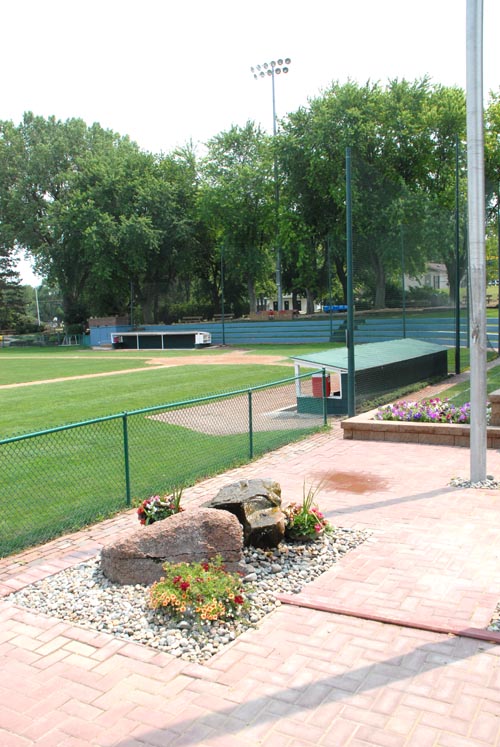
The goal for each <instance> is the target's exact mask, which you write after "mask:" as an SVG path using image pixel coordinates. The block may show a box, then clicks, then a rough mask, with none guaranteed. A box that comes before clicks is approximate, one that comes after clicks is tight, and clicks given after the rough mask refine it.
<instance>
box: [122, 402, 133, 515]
mask: <svg viewBox="0 0 500 747" xmlns="http://www.w3.org/2000/svg"><path fill="white" fill-rule="evenodd" d="M122 424H123V456H124V467H125V502H126V505H127V506H130V505H131V503H132V500H131V497H130V460H129V453H128V420H127V413H126V412H124V413H123V415H122Z"/></svg>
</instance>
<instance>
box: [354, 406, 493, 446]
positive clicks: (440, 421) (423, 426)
mask: <svg viewBox="0 0 500 747" xmlns="http://www.w3.org/2000/svg"><path fill="white" fill-rule="evenodd" d="M469 412H470V408H469V407H468V406H467V405H464V406H463V408H456V407H454V406H452V405H449V403H447V402H446V401H444V402H443V401H442V400H437V399H436V400H425V401H423V402H420V403H407V402H403V403H402V402H398V403H395V404H392V405H387V406H386V407H384V408H378V409H377V410H370V412H366V413H363V414H361V415H356V416H355V417H354V418H349V419H348V420H344V421H343V422H342V423H341V427H342V429H343V431H344V438H349V439H358V440H364V441H397V442H400V443H420V444H437V445H443V446H467V447H468V446H469V444H470V425H469V423H468V420H469ZM487 447H488V448H489V449H498V448H500V427H499V426H494V425H489V426H488V428H487Z"/></svg>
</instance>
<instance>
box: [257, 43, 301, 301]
mask: <svg viewBox="0 0 500 747" xmlns="http://www.w3.org/2000/svg"><path fill="white" fill-rule="evenodd" d="M290 62H291V60H290V58H289V57H287V58H286V59H285V60H282V59H279V60H272V61H271V62H264V64H263V65H257V66H256V67H251V68H250V70H251V71H252V73H253V77H254V78H255V79H258V78H265V77H266V75H267V76H269V77H270V78H271V88H272V96H273V137H276V133H277V119H276V92H275V83H274V78H275V76H276V75H280V74H281V73H288V65H290ZM275 144H276V143H275ZM278 176H279V175H278V159H277V156H276V150H275V151H274V211H275V243H276V246H275V252H276V293H277V298H278V311H282V310H283V283H282V277H281V247H280V235H279V234H280V232H279V211H280V186H279V178H278Z"/></svg>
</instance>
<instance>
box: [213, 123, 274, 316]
mask: <svg viewBox="0 0 500 747" xmlns="http://www.w3.org/2000/svg"><path fill="white" fill-rule="evenodd" d="M207 147H208V153H207V156H206V157H205V159H204V161H203V163H202V194H201V196H200V210H201V214H202V215H203V217H204V220H205V221H206V223H207V225H208V226H210V233H211V235H212V237H214V238H215V242H216V244H217V245H218V246H219V248H221V247H222V246H223V247H224V252H225V260H226V267H227V268H228V275H227V277H226V278H225V283H226V282H227V288H228V292H229V293H230V292H231V290H230V289H231V285H234V284H236V285H238V284H239V282H240V281H241V280H242V281H244V282H245V284H246V293H247V296H248V302H249V308H250V311H251V312H253V311H255V310H256V308H257V291H258V288H259V285H261V284H262V285H264V286H265V284H266V283H267V279H268V277H269V275H270V272H271V269H270V265H271V263H270V251H269V239H270V236H271V235H272V226H273V206H274V201H273V176H272V164H273V161H272V154H271V149H270V144H269V139H268V138H267V137H266V136H264V135H263V133H262V131H261V130H260V128H258V127H256V126H255V124H254V123H253V122H247V124H246V125H245V127H243V128H240V127H235V126H233V127H232V128H231V129H230V130H229V131H227V132H223V133H220V134H219V135H216V136H215V137H214V138H212V139H211V140H210V141H209V142H208V144H207Z"/></svg>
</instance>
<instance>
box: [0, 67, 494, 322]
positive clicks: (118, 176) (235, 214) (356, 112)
mask: <svg viewBox="0 0 500 747" xmlns="http://www.w3.org/2000/svg"><path fill="white" fill-rule="evenodd" d="M499 101H500V99H499V97H498V96H493V97H492V100H491V103H490V105H489V107H488V109H487V112H486V169H487V185H488V207H489V213H488V215H489V218H490V225H489V233H488V235H489V236H490V237H491V236H493V235H494V234H495V232H496V227H495V225H494V223H493V220H494V218H495V215H496V210H497V207H498V184H499V183H500V146H499V142H500V113H499V112H500V103H499ZM457 140H458V142H459V144H460V150H459V153H460V163H459V173H460V180H461V181H460V197H461V204H462V208H463V215H461V221H462V222H463V223H465V189H466V185H465V176H464V175H465V163H464V161H465V147H464V140H465V97H464V93H463V91H461V90H460V89H458V88H449V87H444V86H439V85H434V84H431V82H430V81H429V80H428V79H427V78H423V79H422V80H417V81H413V82H409V81H405V80H394V81H390V82H389V83H388V85H387V86H381V85H380V84H379V83H371V82H368V83H366V84H365V85H358V84H357V83H354V82H352V81H348V82H347V83H346V84H344V85H340V84H339V83H332V85H331V86H330V87H329V88H328V89H327V90H325V91H324V92H323V93H322V94H321V95H320V96H318V97H317V98H315V99H312V100H311V101H309V102H308V104H307V106H304V107H301V108H299V109H298V110H297V111H295V112H292V113H290V114H289V115H288V116H287V117H286V118H285V119H284V120H283V122H282V123H281V126H280V129H279V133H278V135H277V137H269V136H267V135H265V134H264V133H263V132H262V131H261V130H260V129H259V128H258V127H256V125H255V124H254V123H252V122H248V123H247V124H246V125H245V126H244V127H237V126H233V127H231V128H230V129H229V130H227V131H225V132H221V133H219V134H218V135H216V136H214V137H213V138H211V139H210V141H209V142H208V143H207V152H206V156H205V157H204V158H203V159H202V160H201V161H198V159H197V157H196V155H195V152H194V150H193V148H192V146H189V145H188V146H186V147H185V148H183V149H181V150H178V151H175V152H173V153H170V154H167V155H163V154H162V155H153V154H150V153H147V152H144V151H141V150H140V149H139V148H138V146H137V145H136V144H134V143H133V142H131V141H130V140H129V139H128V138H126V137H121V136H119V135H117V134H116V133H113V132H111V131H109V130H104V129H103V128H101V127H100V126H99V125H98V124H95V125H92V126H91V127H88V126H87V125H86V124H85V123H84V122H82V121H81V120H79V119H70V120H67V121H66V122H61V121H59V120H56V119H55V118H53V117H50V118H48V119H44V118H43V117H37V116H34V115H33V114H30V113H28V114H26V115H25V116H24V118H23V120H22V122H21V123H20V124H19V125H14V124H13V123H12V122H0V247H1V250H2V252H3V254H2V255H1V256H0V262H4V263H9V262H10V261H11V258H12V257H13V256H14V254H15V253H16V252H17V251H18V250H19V249H22V250H25V251H28V252H29V254H30V255H31V256H32V257H33V258H34V260H35V267H36V269H37V271H38V272H39V273H40V274H42V275H43V276H44V278H46V280H47V284H48V287H56V288H58V289H59V290H60V294H61V299H62V306H63V314H64V318H65V321H66V322H67V323H75V322H79V323H81V322H83V321H85V319H87V318H88V316H89V315H100V314H105V315H108V314H112V313H120V314H123V313H126V312H127V310H128V309H129V308H134V315H135V314H137V317H136V318H135V319H134V320H135V321H139V320H140V321H145V322H156V321H161V320H162V319H165V320H167V319H171V318H172V317H173V316H175V313H176V310H178V309H180V308H186V309H190V313H192V314H193V315H194V314H197V313H199V312H198V311H197V310H196V305H197V306H198V308H199V309H200V310H201V309H202V308H203V309H207V310H208V311H207V313H210V310H212V311H217V310H219V308H220V299H221V290H222V288H221V284H222V274H221V268H222V266H223V267H224V295H225V300H226V304H227V305H226V310H231V311H233V312H235V313H241V312H246V311H248V310H250V311H254V310H255V309H256V307H257V298H258V296H259V295H260V294H263V295H267V296H270V295H272V294H273V293H274V292H275V285H274V281H273V275H274V269H275V264H276V256H275V253H274V249H275V244H276V234H277V232H276V229H277V226H278V228H279V238H278V244H279V246H280V248H281V257H282V281H283V291H284V292H289V293H292V294H293V295H294V297H297V296H298V295H299V294H300V295H305V296H306V297H307V299H308V307H307V310H308V311H309V312H312V311H313V309H314V303H315V302H316V301H317V300H319V299H322V298H323V299H324V298H326V297H327V294H328V287H329V284H330V280H332V283H333V287H334V289H335V297H334V300H336V301H339V302H340V301H344V302H345V299H346V287H347V278H346V248H345V198H346V185H345V153H346V147H347V146H349V148H350V149H351V154H352V190H353V191H352V197H353V227H354V281H355V293H356V296H358V297H362V298H365V299H366V300H367V301H368V302H369V303H370V305H375V306H377V307H383V306H385V305H386V303H387V301H388V299H386V288H387V287H390V288H397V287H398V286H399V287H400V286H401V269H402V258H403V257H404V262H405V270H406V273H407V274H408V273H409V274H411V275H414V276H416V275H419V274H420V273H422V272H423V270H424V268H425V264H426V262H428V261H435V262H444V263H445V264H446V266H447V269H448V277H449V280H450V285H451V291H452V292H453V286H454V282H455V262H456V252H455V223H454V220H455V155H456V143H457ZM275 160H276V163H277V165H278V169H277V173H278V175H279V196H280V199H279V215H278V216H276V213H275V206H276V201H275V184H276V183H275V173H274V162H275ZM490 243H492V242H491V241H490ZM461 253H462V256H461V257H460V274H463V268H464V266H465V230H462V234H461ZM222 260H223V262H222ZM329 269H330V274H332V273H333V274H334V278H329ZM203 313H205V312H203Z"/></svg>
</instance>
